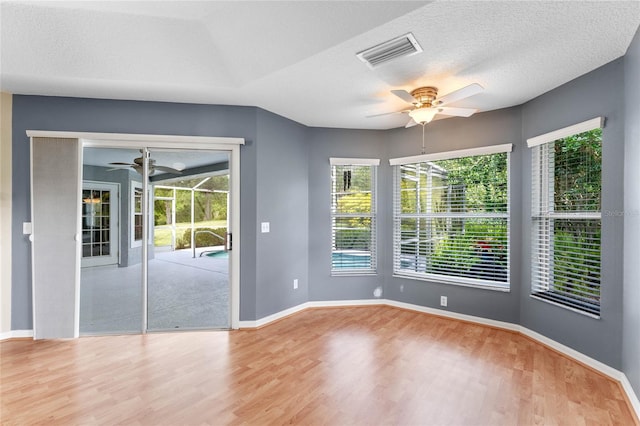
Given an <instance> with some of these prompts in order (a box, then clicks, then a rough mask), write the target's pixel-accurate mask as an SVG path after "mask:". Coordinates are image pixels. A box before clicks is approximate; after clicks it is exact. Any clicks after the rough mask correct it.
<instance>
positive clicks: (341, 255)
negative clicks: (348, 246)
mask: <svg viewBox="0 0 640 426" xmlns="http://www.w3.org/2000/svg"><path fill="white" fill-rule="evenodd" d="M331 265H332V267H333V269H370V268H371V253H368V252H361V251H334V252H333V253H332V254H331Z"/></svg>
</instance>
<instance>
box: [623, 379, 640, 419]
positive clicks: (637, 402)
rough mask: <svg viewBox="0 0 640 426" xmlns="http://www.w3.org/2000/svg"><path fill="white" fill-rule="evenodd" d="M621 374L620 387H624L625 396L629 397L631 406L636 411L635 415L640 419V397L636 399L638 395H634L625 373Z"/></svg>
mask: <svg viewBox="0 0 640 426" xmlns="http://www.w3.org/2000/svg"><path fill="white" fill-rule="evenodd" d="M621 374H622V377H621V378H620V384H621V385H622V389H624V391H625V393H626V394H627V398H629V402H630V403H631V407H632V408H633V409H634V411H635V412H636V417H638V418H639V419H640V399H638V395H636V393H635V392H634V391H633V388H632V387H631V383H630V382H629V378H628V377H627V375H626V374H624V373H621Z"/></svg>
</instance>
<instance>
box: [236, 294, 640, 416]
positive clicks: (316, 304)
mask: <svg viewBox="0 0 640 426" xmlns="http://www.w3.org/2000/svg"><path fill="white" fill-rule="evenodd" d="M372 305H387V306H393V307H396V308H402V309H408V310H411V311H416V312H423V313H426V314H431V315H438V316H441V317H446V318H452V319H457V320H461V321H468V322H472V323H476V324H481V325H487V326H491V327H496V328H501V329H504V330H509V331H515V332H518V333H520V334H523V335H525V336H527V337H529V338H531V339H533V340H535V341H536V342H539V343H541V344H543V345H545V346H548V347H550V348H552V349H553V350H555V351H557V352H559V353H561V354H563V355H566V356H567V357H569V358H571V359H574V360H576V361H578V362H580V363H582V364H584V365H587V366H589V367H590V368H593V369H594V370H596V371H598V372H600V373H602V374H604V375H605V376H607V377H610V378H611V379H613V380H615V381H617V382H619V383H620V385H621V386H622V389H623V390H624V392H625V393H626V394H627V397H628V398H629V401H630V403H631V408H632V409H633V410H634V411H635V413H636V416H637V417H638V418H640V401H639V400H638V396H637V395H636V394H635V392H634V390H633V388H632V387H631V383H630V382H629V379H628V378H627V376H626V375H625V374H624V373H623V372H622V371H620V370H616V369H615V368H612V367H609V366H608V365H606V364H604V363H602V362H600V361H598V360H596V359H594V358H591V357H589V356H587V355H585V354H583V353H581V352H578V351H576V350H575V349H572V348H570V347H568V346H565V345H563V344H562V343H559V342H556V341H555V340H552V339H549V338H548V337H546V336H543V335H542V334H540V333H537V332H535V331H533V330H529V329H528V328H526V327H523V326H521V325H519V324H513V323H510V322H504V321H496V320H492V319H488V318H482V317H476V316H473V315H466V314H459V313H456V312H451V311H445V310H442V309H436V308H429V307H426V306H420V305H413V304H411V303H405V302H398V301H395V300H387V299H365V300H328V301H312V302H306V303H302V304H300V305H297V306H294V307H292V308H289V309H285V310H284V311H281V312H277V313H275V314H272V315H269V316H267V317H264V318H260V319H259V320H256V321H240V328H256V327H262V326H265V325H267V324H269V323H271V322H273V321H277V320H279V319H282V318H284V317H286V316H289V315H292V314H294V313H296V312H300V311H302V310H304V309H307V308H328V307H337V306H345V307H346V306H372Z"/></svg>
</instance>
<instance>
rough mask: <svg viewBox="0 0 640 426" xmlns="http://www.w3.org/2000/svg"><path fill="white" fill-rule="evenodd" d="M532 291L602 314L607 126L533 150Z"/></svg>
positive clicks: (547, 298)
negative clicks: (604, 135) (604, 133)
mask: <svg viewBox="0 0 640 426" xmlns="http://www.w3.org/2000/svg"><path fill="white" fill-rule="evenodd" d="M532 157H533V164H532V189H533V191H532V217H531V219H532V225H533V226H532V230H533V234H532V277H531V280H532V288H531V292H532V295H534V296H535V297H538V298H542V299H545V300H548V301H552V302H554V303H559V304H561V305H564V306H567V307H570V308H573V309H577V310H579V311H582V312H587V313H590V314H593V315H596V316H597V315H599V314H600V238H601V189H602V183H601V182H602V178H601V169H602V129H600V128H597V129H593V130H589V131H586V132H582V133H579V134H575V135H572V136H568V137H565V138H562V139H557V140H555V141H552V142H549V143H544V144H540V145H537V146H535V147H534V148H533V152H532Z"/></svg>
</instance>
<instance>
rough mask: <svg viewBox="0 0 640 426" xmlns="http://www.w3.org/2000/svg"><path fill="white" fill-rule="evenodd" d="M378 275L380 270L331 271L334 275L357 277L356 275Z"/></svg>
mask: <svg viewBox="0 0 640 426" xmlns="http://www.w3.org/2000/svg"><path fill="white" fill-rule="evenodd" d="M375 275H378V271H371V270H369V271H367V270H362V271H358V270H353V269H352V270H345V271H331V276H332V277H356V276H375Z"/></svg>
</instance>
